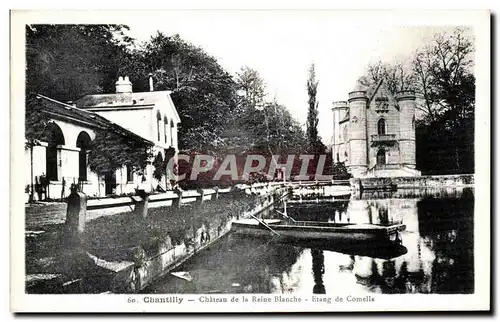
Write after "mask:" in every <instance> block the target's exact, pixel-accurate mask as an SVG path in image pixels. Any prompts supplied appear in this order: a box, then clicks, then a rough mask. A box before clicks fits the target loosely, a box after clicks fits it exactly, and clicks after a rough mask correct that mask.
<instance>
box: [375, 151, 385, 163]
mask: <svg viewBox="0 0 500 322" xmlns="http://www.w3.org/2000/svg"><path fill="white" fill-rule="evenodd" d="M384 164H386V159H385V150H384V149H380V150H378V152H377V165H384Z"/></svg>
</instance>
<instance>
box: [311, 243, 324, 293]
mask: <svg viewBox="0 0 500 322" xmlns="http://www.w3.org/2000/svg"><path fill="white" fill-rule="evenodd" d="M311 257H312V270H313V276H314V287H313V294H325V293H326V290H325V285H324V284H323V274H324V273H325V256H324V255H323V251H322V250H318V249H311Z"/></svg>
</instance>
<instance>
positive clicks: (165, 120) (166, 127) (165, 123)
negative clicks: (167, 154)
mask: <svg viewBox="0 0 500 322" xmlns="http://www.w3.org/2000/svg"><path fill="white" fill-rule="evenodd" d="M163 131H164V132H165V143H167V142H168V119H167V117H166V116H165V117H164V118H163Z"/></svg>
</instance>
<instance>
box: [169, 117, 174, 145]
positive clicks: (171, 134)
mask: <svg viewBox="0 0 500 322" xmlns="http://www.w3.org/2000/svg"><path fill="white" fill-rule="evenodd" d="M170 146H174V121H172V120H170Z"/></svg>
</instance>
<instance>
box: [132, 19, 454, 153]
mask: <svg viewBox="0 0 500 322" xmlns="http://www.w3.org/2000/svg"><path fill="white" fill-rule="evenodd" d="M147 17H148V18H147V19H145V16H142V15H141V13H140V12H139V13H137V14H134V15H132V16H130V15H129V16H127V18H126V20H124V21H123V22H124V23H126V24H127V25H128V26H129V27H130V35H131V36H132V37H134V38H136V39H137V40H139V41H142V40H147V39H149V38H150V37H151V36H152V35H154V34H156V32H157V31H162V32H163V33H165V34H166V35H173V34H179V35H180V36H181V38H183V39H185V40H187V41H189V42H191V43H193V44H195V45H197V46H200V47H202V48H203V49H204V50H205V51H206V52H207V53H209V54H210V55H212V56H214V57H216V58H217V60H218V61H219V63H220V64H221V65H222V66H223V67H224V68H225V69H226V70H227V71H228V72H230V73H231V74H233V75H235V74H236V72H238V71H239V70H240V68H241V67H242V66H248V67H250V68H253V69H255V70H257V71H258V72H259V73H260V75H261V77H262V78H263V79H264V81H265V83H266V89H267V93H268V97H269V99H273V98H274V97H276V99H277V101H278V102H279V103H281V104H283V105H285V106H286V107H287V108H288V109H289V111H290V112H291V113H292V115H293V116H294V117H295V118H296V120H297V121H299V123H301V124H302V125H303V126H304V127H305V122H306V116H307V109H308V104H307V100H308V96H307V89H306V82H307V77H308V69H309V67H310V65H311V63H314V64H315V67H316V77H317V80H318V81H319V86H318V95H317V99H318V101H319V124H318V130H319V134H320V136H321V137H322V139H323V142H324V143H329V142H330V140H331V136H332V133H333V132H332V126H333V117H332V112H331V104H332V102H333V101H339V100H347V96H348V92H350V91H351V90H352V89H353V88H354V86H355V85H356V80H357V79H358V78H359V77H360V76H362V75H363V74H364V72H365V70H366V67H367V65H368V64H369V63H371V62H376V61H378V60H382V61H384V62H391V61H394V60H395V59H398V60H405V59H408V58H409V57H410V56H411V54H412V53H413V52H414V51H415V50H416V49H418V48H419V47H422V46H424V45H425V44H426V42H428V41H429V40H430V39H431V38H432V35H433V34H434V33H435V32H439V31H445V30H447V31H451V30H452V29H453V27H454V26H450V25H442V23H441V25H440V23H439V19H434V20H433V22H434V21H435V22H436V23H435V24H432V25H422V24H420V25H418V24H415V23H414V22H412V21H411V19H408V18H409V17H411V13H408V14H407V15H406V16H404V17H401V16H400V15H396V14H395V13H392V12H379V13H377V12H366V13H365V14H363V13H362V12H361V13H360V12H354V11H352V12H350V11H329V10H322V11H320V10H310V11H308V10H246V11H243V10H240V11H238V10H231V11H218V10H194V11H162V12H158V13H156V14H153V16H151V14H150V13H148V16H147Z"/></svg>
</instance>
